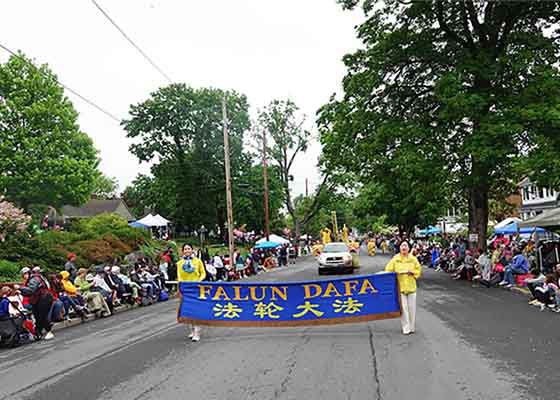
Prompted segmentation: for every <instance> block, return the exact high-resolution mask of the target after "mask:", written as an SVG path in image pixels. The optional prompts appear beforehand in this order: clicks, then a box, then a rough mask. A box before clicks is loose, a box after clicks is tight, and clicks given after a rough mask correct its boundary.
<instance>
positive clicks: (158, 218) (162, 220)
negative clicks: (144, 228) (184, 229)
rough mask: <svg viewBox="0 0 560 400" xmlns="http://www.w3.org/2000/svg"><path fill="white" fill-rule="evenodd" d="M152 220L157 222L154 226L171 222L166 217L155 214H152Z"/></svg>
mask: <svg viewBox="0 0 560 400" xmlns="http://www.w3.org/2000/svg"><path fill="white" fill-rule="evenodd" d="M154 220H155V221H156V222H157V223H158V225H156V226H167V225H169V224H170V223H171V221H169V220H168V219H165V218H163V217H162V216H161V215H159V214H157V215H155V216H154Z"/></svg>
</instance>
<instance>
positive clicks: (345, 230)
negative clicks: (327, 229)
mask: <svg viewBox="0 0 560 400" xmlns="http://www.w3.org/2000/svg"><path fill="white" fill-rule="evenodd" d="M342 241H343V242H345V243H348V227H347V226H346V224H344V226H343V227H342Z"/></svg>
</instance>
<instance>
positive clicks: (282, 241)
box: [257, 233, 290, 244]
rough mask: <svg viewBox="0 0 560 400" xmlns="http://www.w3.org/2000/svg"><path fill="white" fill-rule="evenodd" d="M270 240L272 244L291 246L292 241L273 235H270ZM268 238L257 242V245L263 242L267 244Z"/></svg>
mask: <svg viewBox="0 0 560 400" xmlns="http://www.w3.org/2000/svg"><path fill="white" fill-rule="evenodd" d="M268 240H269V241H270V242H274V243H279V244H289V243H290V241H289V240H288V239H285V238H283V237H282V236H278V235H275V234H274V233H273V234H270V235H268ZM266 241H267V240H266V237H263V238H262V239H259V240H257V244H259V243H262V242H266Z"/></svg>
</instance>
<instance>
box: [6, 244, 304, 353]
mask: <svg viewBox="0 0 560 400" xmlns="http://www.w3.org/2000/svg"><path fill="white" fill-rule="evenodd" d="M197 256H198V257H199V258H200V259H201V260H202V261H203V263H204V266H205V269H206V272H207V274H206V279H207V280H209V281H234V280H237V279H242V278H245V277H248V276H251V275H256V274H259V273H261V272H264V271H269V270H271V269H273V268H277V267H283V266H287V265H288V263H295V259H296V257H297V251H296V249H295V248H294V247H293V246H290V245H284V246H279V247H277V248H272V249H251V250H250V251H249V253H248V254H246V255H245V256H243V255H242V253H241V252H240V251H239V250H237V249H236V250H235V252H234V258H233V262H232V263H230V261H229V257H228V256H224V255H221V254H216V255H214V256H210V255H209V252H208V250H207V249H202V250H199V251H198V253H197ZM158 258H159V261H158V262H155V263H154V262H152V261H151V260H150V259H148V258H145V257H141V258H139V259H138V260H136V262H134V263H133V264H130V265H126V266H119V265H114V264H113V263H111V264H108V265H98V266H93V267H91V268H90V269H86V268H78V267H77V266H76V255H75V254H72V253H71V254H68V257H67V262H66V264H65V265H64V268H63V269H62V270H61V271H60V272H46V271H43V270H42V269H41V268H40V267H38V266H33V267H31V268H28V267H25V268H23V269H22V270H21V282H20V283H17V284H11V285H9V286H7V285H6V286H3V287H1V288H0V296H1V299H0V338H1V341H0V343H2V344H6V345H9V346H13V345H17V344H21V343H23V342H27V341H33V340H50V339H53V338H54V333H53V326H54V324H55V323H57V322H62V321H71V320H72V319H73V318H77V319H81V320H82V321H85V320H87V319H89V318H93V317H95V318H106V317H110V316H111V315H113V313H114V311H115V307H118V306H119V305H123V304H129V305H141V306H148V305H150V304H153V303H155V302H157V301H165V300H167V299H168V298H169V294H168V293H169V291H170V290H173V288H174V286H173V282H174V281H176V279H177V269H176V267H175V265H176V262H177V257H175V255H174V254H173V250H172V249H171V248H168V249H166V250H165V251H164V252H163V253H162V254H161V255H160V256H159V257H158Z"/></svg>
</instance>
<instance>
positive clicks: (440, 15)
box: [436, 0, 474, 50]
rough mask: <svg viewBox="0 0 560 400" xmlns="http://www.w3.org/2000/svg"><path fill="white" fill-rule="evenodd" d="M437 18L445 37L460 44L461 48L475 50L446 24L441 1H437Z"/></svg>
mask: <svg viewBox="0 0 560 400" xmlns="http://www.w3.org/2000/svg"><path fill="white" fill-rule="evenodd" d="M436 17H437V20H438V24H439V26H440V28H441V29H442V31H443V32H444V33H445V35H446V36H447V37H448V38H449V39H450V40H452V41H454V42H455V43H457V44H460V45H461V46H463V47H465V48H468V49H471V50H474V46H471V45H470V44H469V43H468V42H467V41H466V40H464V39H463V38H461V37H460V36H459V35H457V33H456V32H455V31H453V30H452V29H451V28H450V27H449V25H447V23H446V22H445V17H444V15H443V1H442V0H439V1H436Z"/></svg>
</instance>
